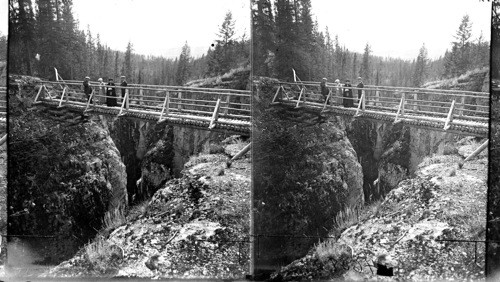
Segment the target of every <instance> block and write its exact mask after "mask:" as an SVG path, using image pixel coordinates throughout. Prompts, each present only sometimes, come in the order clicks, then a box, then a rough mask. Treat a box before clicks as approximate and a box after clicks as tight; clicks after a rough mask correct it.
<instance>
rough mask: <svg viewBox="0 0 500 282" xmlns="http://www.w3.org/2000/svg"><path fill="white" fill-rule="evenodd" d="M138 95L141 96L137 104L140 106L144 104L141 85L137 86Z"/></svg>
mask: <svg viewBox="0 0 500 282" xmlns="http://www.w3.org/2000/svg"><path fill="white" fill-rule="evenodd" d="M139 96H140V97H141V98H140V101H139V104H140V105H141V106H142V105H144V90H143V89H142V87H141V88H139Z"/></svg>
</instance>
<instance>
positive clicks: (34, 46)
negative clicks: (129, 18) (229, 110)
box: [9, 0, 250, 85]
mask: <svg viewBox="0 0 500 282" xmlns="http://www.w3.org/2000/svg"><path fill="white" fill-rule="evenodd" d="M9 5H10V7H9V13H10V14H9V33H10V52H9V58H10V64H9V72H10V73H15V74H26V75H31V76H38V77H43V78H52V79H54V78H55V74H54V69H53V68H54V67H55V68H57V69H58V71H59V74H60V75H61V76H62V77H63V78H64V79H79V80H81V79H83V77H85V76H90V77H91V80H97V78H99V77H102V78H103V79H105V80H106V79H107V78H117V77H119V76H121V75H125V76H126V77H127V80H128V82H129V83H143V84H162V85H183V84H184V83H186V82H187V81H189V80H193V79H200V78H205V77H209V76H217V75H221V74H224V73H226V72H228V71H229V70H231V69H233V68H237V67H244V66H246V65H249V63H250V60H249V56H250V41H249V39H248V38H247V37H246V36H244V35H243V36H242V37H240V38H236V36H235V27H234V24H235V21H234V19H233V17H232V14H231V12H227V14H226V16H225V18H224V19H221V25H220V26H219V29H218V33H217V38H214V39H215V42H216V43H215V44H213V45H212V46H211V47H210V48H208V49H207V52H206V54H203V55H202V56H201V57H198V58H193V57H192V56H191V52H190V47H189V45H188V43H187V42H178V44H179V46H180V45H182V46H183V47H182V52H181V54H179V56H178V57H176V58H164V57H159V56H151V55H148V54H135V53H134V47H133V46H134V42H133V41H132V42H129V43H128V44H127V46H123V48H124V49H123V50H125V51H122V50H113V49H111V48H110V47H109V46H108V45H107V44H106V42H102V41H101V39H100V36H99V30H90V28H89V27H87V29H86V30H82V29H80V27H79V25H78V22H77V20H75V16H74V13H73V3H72V0H33V1H30V0H12V1H10V4H9ZM214 28H215V27H214Z"/></svg>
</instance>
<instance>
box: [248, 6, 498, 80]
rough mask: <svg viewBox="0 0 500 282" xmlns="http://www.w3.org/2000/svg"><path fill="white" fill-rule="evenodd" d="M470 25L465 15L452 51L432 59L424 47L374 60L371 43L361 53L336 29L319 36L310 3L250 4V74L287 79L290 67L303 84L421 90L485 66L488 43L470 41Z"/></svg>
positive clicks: (330, 29) (319, 29) (289, 77)
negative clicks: (324, 81)
mask: <svg viewBox="0 0 500 282" xmlns="http://www.w3.org/2000/svg"><path fill="white" fill-rule="evenodd" d="M458 24H459V25H458ZM472 24H473V23H472V22H471V21H470V19H469V17H468V16H467V15H465V16H464V17H463V18H462V21H461V23H457V25H458V29H457V31H456V34H455V36H454V38H455V40H454V41H453V42H451V44H450V50H449V51H447V52H446V53H445V54H443V56H442V57H440V58H438V59H436V60H432V59H431V58H429V57H428V54H427V49H426V47H425V44H423V45H422V47H421V48H420V52H419V54H415V59H413V60H403V59H399V58H382V57H378V56H374V55H373V49H372V47H371V43H370V42H366V46H365V48H364V53H363V54H360V53H356V52H353V51H352V50H349V46H346V45H344V44H343V43H342V39H340V38H338V36H336V35H335V27H334V26H333V27H332V26H330V27H328V26H327V27H326V28H325V29H324V31H322V27H319V26H318V24H317V22H315V21H313V15H312V12H311V0H274V1H272V0H254V1H252V25H253V70H254V75H257V76H268V77H276V78H279V79H284V80H290V79H293V77H292V68H293V69H295V71H296V72H297V75H298V77H299V78H300V79H301V80H304V81H318V80H320V79H321V78H322V77H327V78H328V79H329V80H330V81H333V80H335V79H337V78H338V79H341V80H344V79H351V80H352V79H355V78H356V77H358V76H361V77H363V79H364V82H365V84H366V83H369V84H375V85H388V86H417V87H419V86H421V85H422V84H423V83H424V82H426V81H429V80H437V79H442V78H448V77H453V76H457V75H460V74H462V73H465V72H466V71H467V70H471V69H475V68H480V67H483V66H488V65H489V42H488V41H487V39H485V38H483V37H482V36H479V37H478V38H472V34H471V26H472Z"/></svg>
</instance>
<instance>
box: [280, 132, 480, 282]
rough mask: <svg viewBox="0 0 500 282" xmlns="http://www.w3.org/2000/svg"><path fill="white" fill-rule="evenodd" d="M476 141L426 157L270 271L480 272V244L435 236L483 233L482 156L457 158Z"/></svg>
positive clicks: (284, 275)
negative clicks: (371, 202) (341, 225)
mask: <svg viewBox="0 0 500 282" xmlns="http://www.w3.org/2000/svg"><path fill="white" fill-rule="evenodd" d="M478 145H479V143H477V142H475V141H473V140H472V139H470V138H466V139H463V140H462V141H461V142H460V143H459V145H458V146H457V150H456V151H455V153H452V154H448V155H435V156H433V157H429V158H426V159H425V160H424V161H423V162H422V163H421V164H420V165H419V168H418V170H417V171H416V173H415V177H414V178H412V179H407V180H404V181H402V182H400V183H399V185H398V186H397V187H396V188H395V189H393V190H391V191H390V192H389V193H388V194H387V196H386V197H385V198H384V200H383V202H381V203H380V204H377V205H375V206H373V207H371V208H368V209H366V210H365V211H364V212H362V213H361V214H360V215H359V218H357V219H356V218H353V219H352V220H353V222H352V223H351V224H349V225H348V226H346V227H347V228H346V229H345V230H344V231H343V232H342V233H341V235H340V236H339V237H338V238H337V239H329V240H327V241H325V242H323V243H321V244H318V245H317V246H316V247H315V248H313V249H311V251H310V252H309V254H308V255H307V256H305V257H304V258H302V259H300V260H297V261H295V262H293V263H291V264H290V265H288V266H286V267H283V268H282V269H281V270H280V271H279V272H277V273H276V274H275V275H274V276H273V277H274V278H276V279H279V280H287V281H289V280H301V279H334V278H341V277H344V278H345V279H348V280H349V279H353V280H355V281H359V280H364V279H377V277H376V276H377V275H375V273H376V271H377V269H376V265H375V264H376V263H381V264H383V265H385V266H387V267H390V268H392V269H393V272H394V275H395V277H394V278H391V281H392V280H394V281H396V280H397V281H399V280H403V281H406V280H416V281H422V280H442V279H452V280H455V279H471V278H481V277H483V275H484V272H483V269H484V245H478V248H477V250H476V253H475V251H474V248H471V246H470V245H469V244H468V243H457V242H449V241H439V240H443V239H469V240H484V234H485V233H484V232H485V215H486V190H487V183H486V180H487V170H486V167H487V156H486V154H485V153H483V154H481V155H480V156H479V157H478V158H476V159H473V160H472V161H470V162H467V163H465V164H464V166H463V167H462V168H459V166H458V162H459V161H461V160H462V159H463V155H468V154H469V153H470V148H472V147H477V146H478ZM346 222H347V221H346Z"/></svg>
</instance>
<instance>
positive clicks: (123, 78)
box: [120, 75, 128, 108]
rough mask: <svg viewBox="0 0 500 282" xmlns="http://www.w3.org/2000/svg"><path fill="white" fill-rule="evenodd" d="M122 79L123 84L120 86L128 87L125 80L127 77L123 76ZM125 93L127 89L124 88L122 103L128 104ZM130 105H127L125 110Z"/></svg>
mask: <svg viewBox="0 0 500 282" xmlns="http://www.w3.org/2000/svg"><path fill="white" fill-rule="evenodd" d="M121 79H122V83H120V86H123V87H127V80H126V79H125V76H124V75H122V76H121ZM125 91H127V89H126V88H122V103H126V102H127V101H125ZM127 107H128V105H127V104H125V108H127Z"/></svg>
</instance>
